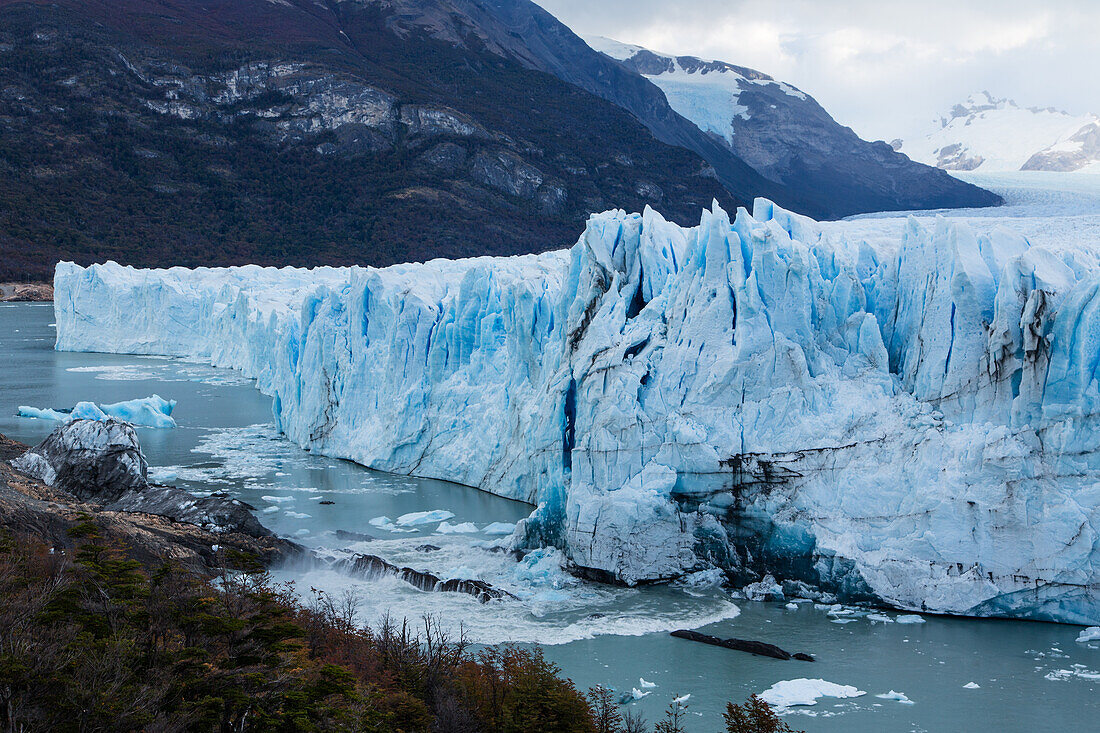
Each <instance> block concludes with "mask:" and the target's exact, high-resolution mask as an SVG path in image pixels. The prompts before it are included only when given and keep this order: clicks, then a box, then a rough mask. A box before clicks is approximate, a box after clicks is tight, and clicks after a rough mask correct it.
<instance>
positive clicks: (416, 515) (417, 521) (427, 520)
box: [396, 509, 455, 527]
mask: <svg viewBox="0 0 1100 733" xmlns="http://www.w3.org/2000/svg"><path fill="white" fill-rule="evenodd" d="M454 515H455V513H454V512H449V511H447V510H446V509H432V510H431V511H427V512H409V513H408V514H402V515H401V516H400V517H398V518H397V522H396V524H397V526H398V527H415V526H418V525H421V524H435V523H436V522H442V521H443V520H445V519H451V518H453V517H454Z"/></svg>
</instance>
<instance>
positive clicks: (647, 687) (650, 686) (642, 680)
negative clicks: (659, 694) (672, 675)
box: [638, 677, 657, 690]
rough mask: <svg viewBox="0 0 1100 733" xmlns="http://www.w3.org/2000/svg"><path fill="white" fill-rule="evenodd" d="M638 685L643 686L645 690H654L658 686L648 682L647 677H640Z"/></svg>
mask: <svg viewBox="0 0 1100 733" xmlns="http://www.w3.org/2000/svg"><path fill="white" fill-rule="evenodd" d="M638 684H639V685H641V686H642V689H643V690H652V689H653V688H654V687H656V686H657V683H656V682H647V681H646V678H645V677H639V678H638Z"/></svg>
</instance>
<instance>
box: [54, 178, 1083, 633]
mask: <svg viewBox="0 0 1100 733" xmlns="http://www.w3.org/2000/svg"><path fill="white" fill-rule="evenodd" d="M1076 178H1077V179H1078V181H1080V180H1082V179H1093V178H1096V177H1092V176H1078V177H1076ZM1020 180H1021V181H1022V180H1023V179H1020ZM1030 180H1035V179H1030ZM1046 180H1048V181H1049V180H1053V179H1051V178H1050V177H1047V179H1046ZM1059 180H1061V179H1059ZM1096 181H1097V183H1098V185H1097V186H1095V187H1094V188H1095V190H1093V192H1092V193H1089V192H1088V191H1085V190H1083V189H1085V188H1087V187H1088V184H1087V183H1081V182H1078V183H1075V184H1073V186H1068V187H1063V189H1062V190H1060V191H1055V192H1054V193H1053V194H1051V193H1050V192H1049V191H1047V190H1046V189H1041V188H1040V187H1038V186H1036V185H1033V184H1027V183H1019V184H1018V185H1017V184H1013V185H1017V188H1016V189H1014V191H1015V192H1016V193H1014V196H1015V198H1013V199H1012V201H1011V202H1010V203H1011V206H1010V207H1006V209H1004V210H1001V211H1000V213H999V214H998V212H997V211H993V212H990V211H979V212H951V216H949V217H947V218H942V219H939V220H936V219H933V218H930V217H923V218H906V217H898V216H894V217H889V216H880V217H878V218H861V219H859V220H854V221H844V222H829V223H822V224H818V223H816V222H813V221H811V220H809V219H806V218H804V217H799V216H796V215H793V214H790V213H788V212H786V211H783V210H782V209H780V208H778V207H775V206H773V205H771V204H770V203H768V202H766V201H758V202H757V204H756V206H755V210H754V212H753V214H751V215H750V214H749V213H748V212H747V211H744V210H741V211H739V212H737V214H736V216H735V217H734V218H733V220H732V221H731V220H730V218H729V217H728V216H727V215H726V213H725V212H723V211H721V210H720V209H717V208H715V209H714V210H712V211H707V212H705V213H704V215H703V217H702V221H701V223H700V226H698V227H694V228H690V229H684V228H681V227H679V226H676V225H673V224H670V223H668V222H666V221H665V220H664V219H662V218H661V217H660V215H659V214H657V213H656V212H654V211H651V210H647V211H646V212H645V213H644V214H625V213H623V212H609V213H606V214H601V215H597V216H594V217H593V218H592V219H591V220H590V222H589V224H588V227H587V229H586V231H585V233H584V235H583V236H582V237H581V239H580V241H579V242H578V244H577V245H576V246H575V247H573V248H572V249H571V250H568V251H562V252H552V253H548V254H544V255H539V256H524V257H515V258H505V259H490V258H480V259H471V260H462V261H457V262H449V261H433V262H429V263H426V264H413V265H400V266H396V267H391V268H387V269H383V270H376V269H369V268H366V269H364V268H350V269H333V268H329V269H322V270H312V271H307V270H293V269H290V270H274V269H265V268H258V267H245V268H229V269H224V270H184V269H173V270H134V269H131V268H124V267H119V266H117V265H113V264H107V265H97V266H92V267H90V268H80V267H77V266H75V265H72V264H62V265H59V267H58V270H57V275H56V280H55V285H56V294H57V295H56V301H55V308H56V311H57V322H58V348H59V349H67V350H98V351H113V352H127V353H145V354H166V355H192V356H194V357H196V358H203V359H206V360H208V361H209V362H211V363H213V364H215V365H217V366H228V367H234V368H237V369H239V370H241V371H242V372H243V373H244V374H245V375H246V376H249V377H253V378H256V379H257V383H258V386H259V387H260V389H262V390H263V391H265V392H266V393H268V394H271V395H272V396H273V403H274V406H273V409H274V416H275V421H276V425H277V427H278V428H279V429H280V430H282V431H283V432H285V433H286V434H287V436H289V437H290V438H291V439H292V440H293V441H295V442H297V443H298V444H299V445H302V446H304V447H308V448H309V449H310V450H311V451H313V452H316V453H321V454H327V455H333V456H338V457H342V458H349V459H352V460H355V461H358V462H360V463H362V464H364V465H368V466H371V467H373V468H377V469H381V470H385V471H389V472H392V473H406V474H414V475H419V476H425V477H432V478H441V479H446V480H450V481H455V482H458V483H462V484H466V485H469V486H476V487H479V488H482V489H485V490H488V491H491V492H493V493H496V494H499V495H502V496H507V497H510V498H515V499H520V500H523V501H526V502H529V503H530V504H532V505H534V506H536V507H537V508H536V510H535V512H534V513H533V515H532V516H531V518H529V519H528V520H525V521H524V522H521V523H520V524H519V525H518V526H517V528H516V533H515V535H514V542H515V543H516V544H518V545H523V546H526V547H538V546H541V545H554V546H557V547H559V548H561V549H562V550H563V551H564V552H565V554H566V556H567V557H568V559H569V561H570V562H572V563H574V564H575V565H579V566H582V567H585V568H589V569H591V570H592V571H594V572H598V573H606V574H607V575H608V576H610V577H614V578H616V579H618V580H621V581H623V582H626V583H634V582H638V581H645V580H655V579H663V578H670V577H675V576H679V575H682V574H685V573H691V572H696V571H699V570H705V569H706V568H707V567H708V561H707V560H705V559H703V558H705V557H718V556H721V553H716V552H711V551H712V550H715V551H717V550H719V549H720V548H728V547H729V546H730V545H731V544H732V545H734V546H746V545H747V546H749V547H750V548H751V549H752V551H753V555H754V557H765V558H766V557H773V558H776V559H790V558H797V559H798V562H799V563H803V564H804V567H805V568H806V569H807V570H806V572H808V573H811V574H813V575H814V576H815V577H816V579H817V580H820V581H822V582H825V583H837V584H844V583H854V584H855V585H856V586H857V587H862V588H864V589H865V590H866V591H869V592H871V593H873V594H874V595H876V596H877V597H879V598H881V599H882V600H883V601H885V602H887V603H891V604H893V605H895V606H896V607H899V608H903V609H911V610H915V611H922V610H928V611H934V612H946V613H969V614H977V615H1008V616H1022V617H1030V618H1047V619H1055V620H1062V621H1072V622H1077V623H1096V622H1098V621H1100V603H1098V600H1097V584H1098V578H1097V570H1096V568H1097V567H1098V563H1097V560H1098V558H1100V550H1098V549H1097V548H1100V533H1098V530H1097V529H1096V528H1097V527H1098V526H1100V514H1098V512H1100V453H1098V452H1097V448H1098V441H1100V423H1098V420H1097V418H1098V416H1100V410H1098V408H1100V385H1098V382H1097V379H1096V375H1097V373H1098V371H1100V366H1098V365H1100V336H1097V334H1098V333H1100V305H1096V304H1095V302H1100V298H1095V297H1094V296H1096V294H1097V293H1100V265H1098V252H1100V236H1097V235H1098V232H1100V217H1098V216H1097V212H1096V210H1092V211H1091V213H1090V211H1087V210H1085V209H1088V207H1089V206H1092V203H1089V202H1096V201H1100V178H1096ZM1009 182H1010V181H1009ZM1074 187H1076V188H1074ZM1071 189H1072V190H1071ZM1075 190H1076V191H1077V192H1076V193H1075V192H1074V191H1075ZM1029 196H1030V197H1033V200H1034V203H1029V199H1028V198H1027V197H1029ZM1090 196H1091V198H1090ZM1051 202H1053V203H1051ZM1074 202H1077V203H1074ZM1075 207H1076V208H1075ZM1082 207H1083V208H1082ZM1083 210H1085V213H1081V212H1082V211H1083ZM1094 301H1095V302H1094ZM444 519H445V518H437V519H434V521H436V522H439V521H444ZM731 529H732V530H736V532H740V534H736V533H735V535H734V536H733V537H731V536H730V534H729V532H730V530H731ZM745 530H748V532H747V533H746V531H745ZM841 620H843V619H841ZM897 621H899V622H902V617H899V618H898V619H897Z"/></svg>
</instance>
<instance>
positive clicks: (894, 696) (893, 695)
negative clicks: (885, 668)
mask: <svg viewBox="0 0 1100 733" xmlns="http://www.w3.org/2000/svg"><path fill="white" fill-rule="evenodd" d="M875 697H877V698H879V699H880V700H896V701H897V702H900V703H902V704H903V705H912V704H913V701H912V700H910V699H909V698H908V697H906V696H905V693H904V692H894V691H893V690H890V691H889V692H884V693H882V694H881V695H875Z"/></svg>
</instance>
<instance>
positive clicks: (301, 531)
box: [294, 527, 309, 537]
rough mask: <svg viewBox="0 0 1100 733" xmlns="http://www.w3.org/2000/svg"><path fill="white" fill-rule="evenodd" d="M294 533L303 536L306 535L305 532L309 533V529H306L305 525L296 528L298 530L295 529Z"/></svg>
mask: <svg viewBox="0 0 1100 733" xmlns="http://www.w3.org/2000/svg"><path fill="white" fill-rule="evenodd" d="M294 534H295V535H297V536H298V537H304V536H306V535H307V534H309V530H308V529H306V528H305V527H302V528H301V529H300V530H298V531H297V532H295V533H294Z"/></svg>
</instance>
